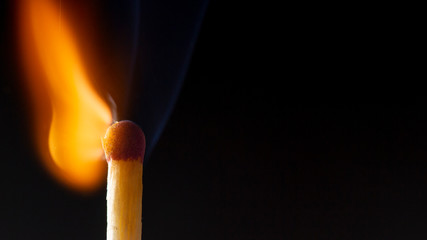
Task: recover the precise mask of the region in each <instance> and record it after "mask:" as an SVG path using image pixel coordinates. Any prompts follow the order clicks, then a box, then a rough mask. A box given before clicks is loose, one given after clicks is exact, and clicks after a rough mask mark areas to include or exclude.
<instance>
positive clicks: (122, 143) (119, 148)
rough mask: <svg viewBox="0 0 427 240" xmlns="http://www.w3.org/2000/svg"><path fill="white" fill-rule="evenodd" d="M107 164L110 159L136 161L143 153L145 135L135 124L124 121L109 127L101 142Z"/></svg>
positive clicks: (141, 159) (141, 157)
mask: <svg viewBox="0 0 427 240" xmlns="http://www.w3.org/2000/svg"><path fill="white" fill-rule="evenodd" d="M102 147H103V148H104V151H105V157H106V159H107V162H108V161H110V160H111V159H113V160H122V161H138V160H140V161H141V163H142V161H143V159H144V153H145V135H144V132H143V131H142V130H141V128H139V127H138V125H136V124H135V123H133V122H131V121H128V120H124V121H120V122H116V123H114V124H113V125H111V126H110V127H109V128H108V129H107V132H106V133H105V137H104V139H103V141H102Z"/></svg>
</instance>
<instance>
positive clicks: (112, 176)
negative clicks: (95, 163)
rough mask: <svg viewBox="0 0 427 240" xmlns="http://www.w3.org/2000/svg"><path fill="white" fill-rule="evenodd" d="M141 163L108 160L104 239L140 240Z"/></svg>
mask: <svg viewBox="0 0 427 240" xmlns="http://www.w3.org/2000/svg"><path fill="white" fill-rule="evenodd" d="M142 168H143V167H142V163H141V162H140V161H120V160H118V161H117V160H111V161H109V162H108V180H107V240H141V232H142V188H143V186H142Z"/></svg>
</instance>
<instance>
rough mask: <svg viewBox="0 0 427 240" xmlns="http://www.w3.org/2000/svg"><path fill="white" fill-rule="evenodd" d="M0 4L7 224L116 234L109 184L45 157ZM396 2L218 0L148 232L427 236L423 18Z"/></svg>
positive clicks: (25, 230)
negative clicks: (71, 187)
mask: <svg viewBox="0 0 427 240" xmlns="http://www.w3.org/2000/svg"><path fill="white" fill-rule="evenodd" d="M1 4H2V5H4V6H3V9H5V10H4V11H3V12H2V29H1V41H2V46H1V51H2V52H1V55H2V57H1V59H2V62H1V63H2V67H1V71H2V72H1V78H2V82H1V83H2V85H1V95H0V96H1V102H0V106H1V125H2V126H3V128H2V130H1V143H0V144H1V154H2V155H1V156H2V158H3V159H2V161H1V163H2V164H1V166H2V167H1V168H2V171H1V172H0V173H1V175H0V180H1V182H0V189H1V193H0V198H1V205H0V223H1V224H0V232H1V233H2V235H3V236H2V237H1V239H30V238H31V239H104V238H105V227H106V216H105V190H99V191H98V192H96V193H95V194H93V195H92V196H90V197H84V196H80V195H78V194H75V193H72V192H69V191H68V190H66V189H64V188H63V187H62V186H59V185H57V184H56V183H55V182H54V181H52V180H51V178H50V177H49V176H47V175H46V174H45V173H44V171H43V170H42V169H41V167H40V166H39V165H38V162H37V161H36V154H35V151H34V150H33V149H32V144H31V142H30V140H29V139H30V138H29V136H28V135H29V134H28V131H31V127H30V125H29V124H30V123H29V122H30V121H31V119H29V118H28V115H27V114H24V113H22V111H23V109H25V105H26V104H25V103H24V102H23V101H22V100H20V97H19V95H20V94H21V92H20V91H21V90H20V88H19V87H20V83H18V82H17V81H18V80H17V79H15V77H16V76H18V75H19V74H17V72H19V68H20V66H17V65H16V64H15V62H17V61H15V60H16V59H15V58H16V56H15V54H14V51H13V49H11V48H10V47H9V44H11V43H13V42H12V40H9V39H10V37H9V34H10V32H11V29H10V28H11V26H12V25H11V24H10V22H11V19H10V17H11V14H9V13H8V11H9V10H10V5H11V4H10V3H3V2H2V3H1ZM388 7H389V6H386V5H380V6H373V5H369V4H360V5H357V6H356V5H351V4H349V5H348V6H340V5H337V4H330V5H328V4H325V5H322V6H320V5H319V6H317V5H313V4H308V3H307V4H301V5H299V6H295V5H286V6H282V7H279V6H274V5H271V6H270V5H268V4H267V3H257V4H249V3H245V4H238V3H233V4H231V3H228V2H226V1H211V2H210V3H209V5H208V8H207V12H206V15H205V18H204V21H203V24H202V27H201V31H200V35H199V38H198V41H197V43H196V45H195V48H194V53H193V56H192V59H191V63H190V65H189V69H188V72H187V74H186V77H185V81H184V84H183V86H182V90H181V92H180V94H179V97H178V100H177V102H176V105H175V108H174V110H173V112H172V115H171V116H170V119H169V121H168V122H167V124H166V127H165V129H164V131H163V133H162V134H161V136H160V138H159V141H158V143H157V145H156V147H155V148H153V151H152V152H151V155H150V157H149V160H148V161H147V162H146V163H145V165H144V204H143V206H144V219H143V232H144V238H145V239H146V240H147V239H425V238H426V237H427V235H426V232H425V226H426V224H427V208H426V202H427V191H426V188H425V186H426V182H427V177H426V174H425V172H427V162H426V159H427V142H426V139H427V138H426V136H427V127H426V122H427V115H426V110H425V97H424V94H423V93H422V92H421V93H420V94H418V91H416V90H417V88H418V87H417V86H416V85H411V84H409V83H408V81H410V80H413V79H416V77H415V76H414V69H415V68H417V67H418V66H419V65H420V64H419V63H417V62H416V61H414V56H412V55H410V54H407V53H408V52H414V47H413V44H414V43H413V42H415V41H416V39H417V34H418V31H416V30H415V29H413V28H410V27H408V24H406V23H408V22H409V23H413V22H416V19H415V18H414V19H412V18H406V17H407V16H406V15H405V19H406V20H405V21H407V22H403V20H402V19H403V18H404V17H403V16H401V15H399V14H402V12H404V10H402V9H400V10H399V11H394V12H393V11H391V10H390V9H389V8H388ZM337 9H338V10H337ZM392 10H396V8H392ZM390 12H393V13H390ZM3 13H4V14H3ZM412 17H413V16H412ZM408 19H409V20H408ZM412 40H413V41H412ZM12 45H13V44H12ZM415 55H416V54H415ZM408 86H409V88H408ZM408 93H410V94H411V96H410V97H406V96H407V94H408ZM134 111H135V112H134V113H133V114H134V116H135V118H136V119H138V114H139V110H137V109H135V110H134ZM131 115H132V113H131Z"/></svg>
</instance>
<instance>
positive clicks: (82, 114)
mask: <svg viewBox="0 0 427 240" xmlns="http://www.w3.org/2000/svg"><path fill="white" fill-rule="evenodd" d="M19 22H20V39H21V40H22V50H23V57H24V62H25V65H26V69H27V72H28V77H27V78H28V80H29V84H28V85H29V86H30V95H31V98H30V99H31V101H33V102H34V104H35V114H36V115H35V116H36V119H35V122H36V127H37V142H38V146H39V149H40V150H41V153H42V155H43V160H44V161H43V162H44V163H45V166H46V167H47V169H48V170H49V171H50V172H51V173H52V174H53V175H54V176H56V177H57V179H59V180H60V181H61V182H62V183H65V184H66V185H67V186H69V187H72V188H73V189H76V190H82V191H89V190H93V189H95V188H96V187H97V186H99V185H100V184H102V183H103V181H104V179H105V174H106V168H105V165H106V164H105V162H104V161H101V159H102V156H103V151H102V147H101V141H100V139H101V137H102V136H103V135H104V134H105V131H106V129H107V127H108V126H109V125H110V124H111V122H112V114H111V110H110V109H109V107H108V105H107V104H106V103H105V102H104V101H103V100H102V98H101V97H100V96H99V95H97V93H96V92H95V90H94V89H93V87H92V86H91V84H90V81H89V77H88V73H87V72H86V69H85V67H84V64H83V61H82V57H81V54H80V53H79V51H81V50H79V49H78V48H77V44H76V40H75V39H74V36H73V34H72V32H71V29H70V27H69V26H68V24H67V22H66V19H65V16H64V12H63V10H62V11H61V9H59V5H58V4H57V2H52V1H50V0H37V1H35V0H23V1H22V4H21V5H20V8H19ZM46 124H50V126H49V127H46ZM47 128H48V129H47ZM46 149H48V150H49V151H48V152H47V151H45V150H46Z"/></svg>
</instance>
